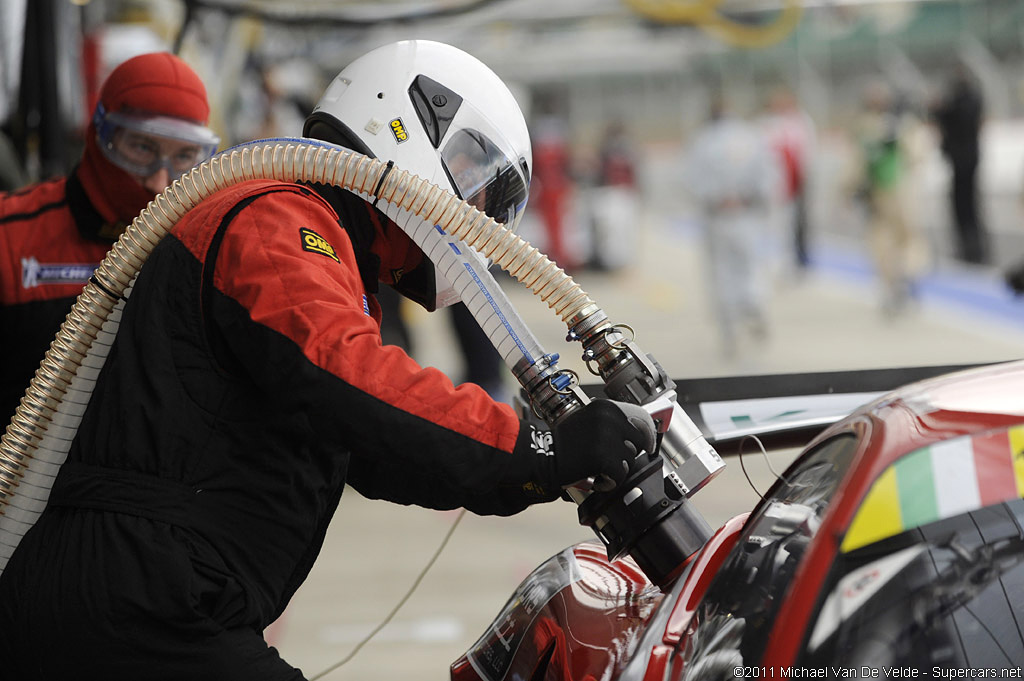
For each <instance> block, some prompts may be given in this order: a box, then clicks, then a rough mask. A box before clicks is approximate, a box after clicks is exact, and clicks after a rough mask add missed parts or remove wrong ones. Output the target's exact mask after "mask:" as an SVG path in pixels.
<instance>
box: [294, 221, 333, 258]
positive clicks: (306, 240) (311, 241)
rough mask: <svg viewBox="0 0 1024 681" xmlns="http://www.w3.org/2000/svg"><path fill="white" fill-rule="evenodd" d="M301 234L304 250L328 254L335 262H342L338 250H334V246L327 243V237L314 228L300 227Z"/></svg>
mask: <svg viewBox="0 0 1024 681" xmlns="http://www.w3.org/2000/svg"><path fill="white" fill-rule="evenodd" d="M299 236H301V237H302V250H304V251H309V252H310V253H319V254H320V255H326V256H327V257H328V258H330V259H331V260H333V261H334V262H341V260H339V259H338V253H337V251H335V250H334V246H332V245H330V244H329V243H327V239H325V238H323V237H322V236H320V235H319V234H317V233H316V232H314V231H313V230H311V229H306V228H305V227H300V228H299Z"/></svg>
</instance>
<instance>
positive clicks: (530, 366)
mask: <svg viewBox="0 0 1024 681" xmlns="http://www.w3.org/2000/svg"><path fill="white" fill-rule="evenodd" d="M263 178H265V179H276V180H280V181H285V182H311V183H321V184H330V185H334V186H337V187H341V188H343V189H346V190H348V191H351V192H353V193H355V194H357V195H359V196H361V197H362V198H364V199H366V200H368V201H371V202H375V201H380V202H382V203H383V204H384V205H386V206H388V208H387V209H386V212H388V213H389V214H391V215H392V217H393V219H394V215H397V214H404V215H406V216H407V217H408V216H410V215H415V216H416V217H417V218H418V219H416V220H413V219H404V220H396V222H397V223H398V224H399V225H400V226H403V229H405V230H406V231H407V233H409V235H410V236H411V237H412V238H413V241H415V242H416V243H417V244H419V245H420V248H421V249H423V251H424V253H425V254H426V255H427V257H429V258H430V259H431V261H432V262H434V263H435V264H437V265H439V266H440V267H441V269H442V272H443V276H444V277H445V278H446V279H448V280H449V281H450V282H451V283H452V284H453V285H454V286H455V287H456V289H457V290H458V291H459V293H460V297H461V298H462V300H463V302H465V303H466V305H467V307H468V308H469V310H470V312H472V313H473V315H474V317H475V318H476V319H477V321H478V322H479V323H480V325H481V327H482V328H483V330H484V331H485V332H486V333H487V335H488V337H489V338H490V339H491V342H492V343H493V344H494V346H495V347H496V348H497V349H498V352H499V354H500V355H501V356H502V357H503V359H504V360H505V363H506V364H507V365H508V366H509V367H510V368H511V369H512V371H513V374H514V375H515V376H516V378H517V379H518V380H519V382H520V383H521V384H522V386H523V388H524V389H525V391H526V393H527V394H528V396H529V399H530V402H531V404H532V406H533V409H534V411H535V413H536V414H537V415H539V416H540V417H541V418H542V419H543V420H544V421H546V422H547V423H548V424H549V425H554V424H555V423H557V422H558V421H559V420H560V419H562V418H564V417H565V416H566V415H568V414H569V413H571V412H572V411H573V410H575V409H578V408H581V407H582V406H583V405H584V404H586V403H587V401H588V399H589V398H588V397H587V396H586V395H585V394H584V393H583V391H582V390H581V389H580V386H579V385H578V380H577V379H576V377H575V374H573V373H572V372H569V371H564V370H560V369H558V367H557V359H558V357H557V355H552V354H548V353H546V352H544V350H543V349H542V348H541V346H540V343H539V342H538V341H537V340H536V338H534V337H533V334H532V333H531V332H530V330H529V329H528V328H527V327H526V325H525V323H524V322H523V320H522V319H521V318H520V317H519V315H518V314H517V313H516V312H515V310H514V308H513V307H512V305H511V303H510V302H509V301H508V299H507V297H506V296H505V295H504V292H503V291H502V290H501V287H500V286H498V284H497V283H496V282H495V281H494V278H493V277H492V276H491V275H490V273H489V272H488V271H487V270H486V269H484V268H481V267H480V264H479V261H478V260H477V259H475V258H474V259H472V260H471V259H470V258H469V257H467V256H466V253H468V252H469V250H468V249H466V248H465V246H466V245H467V244H468V245H470V246H472V247H473V248H474V249H476V251H477V252H478V253H479V257H480V258H489V259H491V260H493V261H494V262H495V263H496V264H498V265H499V266H500V267H502V269H504V270H506V271H507V272H508V273H509V274H511V275H512V276H513V277H515V278H516V279H518V280H519V281H520V282H522V283H523V284H524V285H525V286H527V287H528V288H529V289H530V290H531V291H533V292H534V293H535V294H536V295H537V296H539V297H540V298H541V299H542V300H544V301H545V302H547V303H548V306H549V307H551V308H552V309H553V310H554V311H555V312H556V313H557V314H558V315H560V316H561V318H562V319H563V321H565V322H566V324H567V326H568V329H569V336H568V337H569V339H570V340H578V341H580V343H581V344H582V345H583V357H584V359H585V360H586V361H587V362H588V364H589V365H590V366H591V367H592V368H591V370H592V371H594V373H595V374H597V375H598V376H600V377H601V378H602V379H603V380H604V382H605V392H606V394H607V395H608V396H609V397H611V398H613V399H617V400H622V401H626V402H632V403H634V404H639V405H642V406H643V407H644V408H645V409H647V411H648V412H649V413H650V414H651V415H652V417H653V418H654V420H655V423H656V424H657V425H658V430H659V432H660V433H661V437H660V440H661V446H660V447H659V452H658V453H657V454H649V455H647V456H643V457H640V458H639V459H638V460H637V461H635V462H634V464H633V469H632V470H631V471H630V477H629V479H628V481H627V483H626V484H623V485H620V486H619V487H618V488H617V489H615V490H613V491H611V492H607V493H605V492H595V491H592V490H590V489H588V488H587V486H586V485H585V484H584V485H581V486H574V487H571V488H569V489H568V490H567V492H568V494H569V495H570V496H571V497H572V498H573V499H574V500H575V501H577V503H579V504H580V519H581V521H582V522H583V523H584V524H585V525H588V526H590V527H592V528H593V529H594V530H595V532H596V533H597V535H598V536H599V537H600V538H601V539H602V540H603V541H604V542H605V544H606V546H607V547H608V550H609V556H610V557H612V558H615V557H617V556H619V555H622V554H623V553H629V554H630V555H632V556H634V558H636V560H637V562H638V564H640V566H641V567H642V568H643V569H644V570H645V571H646V572H647V575H648V577H649V578H650V579H651V581H652V582H653V583H655V584H658V585H659V586H664V585H666V584H668V583H670V582H671V581H672V579H674V577H675V576H676V575H677V574H678V571H679V569H680V568H681V566H682V564H683V561H684V560H685V559H686V557H687V556H689V555H691V554H692V553H694V552H695V551H696V550H697V549H699V548H700V546H701V545H702V544H703V543H704V541H705V540H706V539H707V538H708V537H710V528H709V527H708V526H707V523H706V522H704V521H703V519H702V518H700V516H699V515H698V514H697V513H696V512H695V511H693V510H691V509H690V508H689V506H688V502H687V498H688V496H689V495H691V494H693V493H694V492H695V491H696V490H698V489H700V487H702V486H703V485H704V484H705V483H706V482H707V481H708V480H709V479H710V478H711V477H713V476H714V475H715V474H716V473H717V472H718V471H720V470H721V468H722V467H723V464H722V462H721V459H719V458H718V456H717V454H715V452H714V450H712V449H711V447H710V446H709V445H708V444H707V442H706V441H705V440H704V438H703V437H701V435H700V432H699V430H698V429H697V428H696V426H695V425H694V424H693V423H692V422H691V421H690V420H689V419H688V418H687V417H686V415H685V413H684V412H683V411H682V409H680V408H679V407H678V405H677V404H676V399H675V391H674V386H673V384H672V382H671V380H669V379H668V378H667V376H666V375H665V373H664V372H663V371H662V370H661V368H660V367H659V366H658V365H657V363H655V362H654V360H653V359H651V358H650V357H648V356H646V355H644V354H643V353H641V352H640V351H639V349H638V348H637V347H636V345H635V344H634V343H633V340H632V338H631V337H627V336H626V335H625V333H624V330H625V329H626V328H627V327H624V326H616V325H612V324H611V323H609V322H608V319H607V316H606V315H605V314H604V312H603V311H602V310H601V309H600V308H599V307H598V306H597V305H596V304H595V303H594V302H593V301H592V300H591V299H590V297H589V296H587V294H586V293H584V292H583V291H582V290H581V289H580V287H579V286H578V285H577V284H576V283H575V282H573V281H572V279H571V278H569V277H568V275H566V274H565V273H564V272H563V271H562V270H561V269H559V268H557V267H556V266H555V264H554V263H552V262H551V261H550V260H549V259H548V258H547V257H545V256H544V255H543V254H541V253H540V252H539V251H537V249H536V248H534V247H532V246H530V245H529V244H528V243H526V242H525V241H523V240H522V239H521V238H520V237H518V236H517V235H515V234H514V233H513V232H511V231H509V230H506V229H505V228H504V227H502V225H500V224H499V223H497V222H495V221H494V220H493V219H491V218H488V217H487V216H486V215H485V214H483V213H481V212H480V211H478V210H477V209H476V208H474V207H472V206H471V205H469V204H468V203H466V202H464V201H462V200H461V199H459V198H458V197H456V196H454V195H453V194H451V193H450V192H449V191H447V190H444V189H441V188H439V187H437V186H436V185H432V184H429V183H428V182H426V181H425V180H422V179H420V178H418V177H416V176H414V175H411V174H409V173H408V172H405V171H403V170H400V169H398V168H395V167H393V166H390V165H386V164H385V163H383V162H381V161H378V160H375V159H371V158H368V157H366V156H364V155H362V154H358V153H356V152H353V151H351V150H349V149H344V148H341V147H338V146H336V145H332V144H328V143H325V142H321V141H319V140H309V139H301V138H300V139H288V138H285V139H275V140H257V141H255V142H250V143H247V144H243V145H240V146H238V147H234V148H232V149H228V150H227V151H225V152H222V153H221V154H218V155H217V156H214V157H213V158H211V159H210V160H208V161H206V162H204V163H202V164H201V165H199V166H197V167H196V168H194V169H193V170H192V171H190V172H189V173H186V174H185V175H183V176H182V177H180V178H178V179H177V180H175V181H174V183H173V184H172V185H171V186H170V187H168V188H167V189H166V190H164V191H163V192H162V193H161V194H159V195H157V197H156V198H155V199H154V200H153V201H152V202H151V203H150V204H149V206H148V207H147V208H146V209H145V210H144V211H142V213H141V214H140V215H139V216H138V217H137V218H135V220H134V221H133V222H132V224H131V225H129V227H128V229H126V230H125V232H124V233H123V234H122V235H121V237H120V238H119V239H118V241H117V243H115V244H114V247H113V248H112V249H111V250H110V251H109V252H108V254H107V256H106V257H105V258H104V260H103V262H102V263H101V264H100V266H99V268H98V269H97V270H96V273H95V275H94V277H93V279H92V280H91V281H90V283H89V284H88V285H86V287H85V289H84V290H83V291H82V293H81V294H80V295H79V297H78V299H77V300H76V301H75V304H74V305H73V306H72V310H71V313H69V315H68V317H67V319H66V320H65V322H64V323H63V324H62V325H61V328H60V330H59V331H58V332H57V335H56V338H55V339H54V341H53V343H51V345H50V349H49V350H47V352H46V356H45V357H44V359H43V361H42V363H41V364H40V368H39V370H38V371H37V372H36V374H35V376H34V377H33V379H32V382H31V383H30V385H29V387H28V389H27V390H26V393H25V396H24V397H23V398H22V400H21V403H20V404H19V406H18V408H17V410H16V412H15V415H14V417H13V418H12V420H11V423H10V425H9V426H8V428H7V430H6V431H5V433H4V434H3V437H2V438H0V571H2V569H3V567H5V566H6V564H7V560H8V559H9V557H10V556H11V554H12V553H13V551H14V550H15V549H16V547H17V545H18V543H19V542H20V540H21V537H22V536H24V534H25V533H26V532H27V531H28V530H29V529H30V528H31V527H32V526H33V525H34V524H35V521H36V520H37V519H38V517H39V515H40V514H41V513H42V511H43V509H44V508H45V505H46V500H47V499H48V497H49V493H50V488H51V487H52V485H53V480H54V478H55V477H56V474H57V471H58V470H59V468H60V466H61V465H62V464H63V462H64V460H65V459H66V457H67V452H68V450H69V449H70V446H71V442H72V440H73V439H74V436H75V433H76V432H77V429H78V424H79V423H80V421H81V417H82V414H83V412H84V408H85V405H86V404H87V403H88V400H89V397H90V395H91V394H92V390H93V387H94V386H95V383H96V379H97V377H98V375H99V372H100V370H101V369H102V366H103V363H104V362H105V359H106V353H107V350H108V349H109V347H110V346H111V344H112V342H113V337H114V334H116V332H117V327H118V323H119V319H120V311H121V309H122V307H123V304H124V301H125V300H126V298H127V297H128V295H130V292H131V286H132V284H133V283H134V280H135V276H136V275H137V274H138V271H139V269H140V268H141V267H142V265H143V264H144V263H145V260H146V259H147V258H148V256H149V253H150V252H151V251H152V249H153V248H154V247H155V246H156V244H157V243H158V242H159V241H160V240H161V239H162V238H163V236H164V235H165V234H166V233H167V232H169V231H170V230H171V229H172V228H173V227H174V225H175V224H176V223H177V221H178V220H180V219H181V217H182V216H184V215H185V213H187V212H188V211H189V210H191V209H192V208H194V207H195V206H196V205H198V204H199V203H201V202H202V201H203V200H205V199H206V198H207V197H209V196H211V195H212V194H214V193H216V192H218V191H220V190H221V189H224V188H226V187H229V186H231V185H234V184H237V183H239V182H243V181H247V180H252V179H263Z"/></svg>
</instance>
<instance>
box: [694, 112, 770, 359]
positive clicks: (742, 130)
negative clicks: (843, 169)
mask: <svg viewBox="0 0 1024 681" xmlns="http://www.w3.org/2000/svg"><path fill="white" fill-rule="evenodd" d="M684 177H685V188H686V190H687V191H689V193H690V195H691V196H692V197H693V199H694V201H695V202H696V204H697V208H698V210H699V213H700V220H701V223H702V225H701V226H702V229H703V235H704V241H705V246H706V255H707V262H706V265H707V268H708V274H709V276H708V277H707V282H708V287H709V289H710V294H711V303H712V307H713V314H714V316H715V318H716V320H717V322H718V329H719V339H720V343H721V349H722V352H723V354H724V355H725V356H727V357H733V356H735V355H736V354H737V352H738V351H739V343H740V340H741V336H742V334H743V333H744V332H747V333H749V334H750V335H751V336H752V337H753V338H754V339H755V340H759V341H760V340H764V338H765V337H766V335H767V333H768V320H767V318H766V296H767V289H768V287H767V282H766V281H765V272H766V267H765V262H764V260H765V259H764V256H763V252H764V251H763V249H762V248H760V246H761V244H762V243H763V241H764V239H765V238H766V235H767V234H768V232H769V231H770V227H769V224H770V220H771V218H770V212H771V211H770V209H771V201H772V197H773V196H774V195H775V191H776V186H777V181H778V176H777V173H776V166H775V163H774V159H773V158H772V156H771V152H770V149H769V148H768V144H767V142H766V140H765V138H764V137H763V136H762V134H761V132H760V131H759V130H758V128H757V127H756V126H754V125H753V124H752V123H750V122H749V121H747V120H745V119H743V118H740V117H739V116H736V115H735V114H733V113H732V112H730V111H729V107H728V103H727V102H726V100H725V98H724V96H723V95H722V94H721V93H714V94H712V97H711V105H710V115H709V118H708V121H707V123H706V125H704V127H702V128H700V129H699V130H698V131H697V132H696V134H695V135H694V138H693V139H692V140H691V142H690V145H689V147H688V149H687V150H686V158H685V169H684Z"/></svg>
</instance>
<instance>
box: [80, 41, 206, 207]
mask: <svg viewBox="0 0 1024 681" xmlns="http://www.w3.org/2000/svg"><path fill="white" fill-rule="evenodd" d="M98 106H102V107H103V108H104V109H106V111H107V112H108V113H110V112H114V111H124V110H128V111H133V112H136V113H152V114H158V115H163V116H174V117H176V118H184V119H187V120H189V121H193V122H195V123H200V124H202V125H206V124H207V122H208V121H209V118H210V105H209V103H208V102H207V100H206V88H205V87H204V86H203V81H202V80H200V79H199V76H198V75H196V73H195V71H193V70H192V69H191V68H190V67H189V65H188V64H186V63H185V62H184V61H182V60H181V59H179V58H178V57H176V56H174V55H173V54H170V53H169V52H154V53H151V54H143V55H140V56H138V57H133V58H131V59H129V60H128V61H126V62H124V63H122V64H121V65H120V66H118V67H117V68H116V69H114V70H113V72H111V74H110V75H109V76H108V77H107V79H106V81H104V83H103V86H102V87H101V88H100V95H99V105H98ZM78 178H79V180H80V181H81V182H82V186H83V187H84V188H85V191H86V193H87V194H88V196H89V200H90V201H91V202H92V204H93V206H94V207H95V208H96V210H97V211H99V213H100V215H101V216H103V219H104V220H106V221H107V222H109V223H117V222H124V223H129V222H131V221H132V220H133V219H134V218H135V216H137V215H138V214H139V213H141V212H142V210H143V209H144V208H145V207H146V205H148V204H149V202H150V201H152V200H153V195H152V194H151V193H150V192H148V191H147V190H146V189H144V188H143V187H142V185H140V184H139V182H138V180H137V179H136V178H135V177H133V176H132V175H131V174H129V173H127V172H126V171H124V170H122V169H121V168H118V167H117V166H116V165H114V164H113V163H111V162H110V161H109V160H107V158H106V157H105V156H104V155H103V153H102V151H100V148H99V146H98V145H97V144H96V127H95V123H94V122H92V121H90V123H89V128H88V130H87V131H86V140H85V153H84V154H83V155H82V162H81V164H80V165H79V167H78Z"/></svg>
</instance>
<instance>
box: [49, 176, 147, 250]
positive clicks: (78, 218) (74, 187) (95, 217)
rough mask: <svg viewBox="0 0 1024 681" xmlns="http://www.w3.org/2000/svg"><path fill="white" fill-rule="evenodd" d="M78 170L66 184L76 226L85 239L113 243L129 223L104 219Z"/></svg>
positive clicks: (69, 206)
mask: <svg viewBox="0 0 1024 681" xmlns="http://www.w3.org/2000/svg"><path fill="white" fill-rule="evenodd" d="M78 170H79V169H78V168H77V167H76V168H75V169H74V170H73V171H72V172H71V174H70V175H69V176H68V179H67V182H66V184H65V186H64V192H65V195H66V196H67V200H68V208H69V210H70V211H71V216H72V218H73V219H74V221H75V226H76V227H78V233H79V234H80V235H81V236H82V238H83V239H87V240H89V241H99V242H101V243H112V242H114V241H116V240H117V238H118V237H119V236H121V233H122V232H123V231H124V230H125V228H126V227H127V226H128V223H127V222H124V221H121V220H116V221H110V220H106V219H104V217H103V216H102V215H101V214H100V212H99V211H98V210H97V209H96V206H94V205H93V203H92V201H90V200H89V193H88V192H87V191H86V189H85V187H84V186H83V184H82V180H81V177H80V175H79V172H78ZM140 212H141V209H140Z"/></svg>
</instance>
